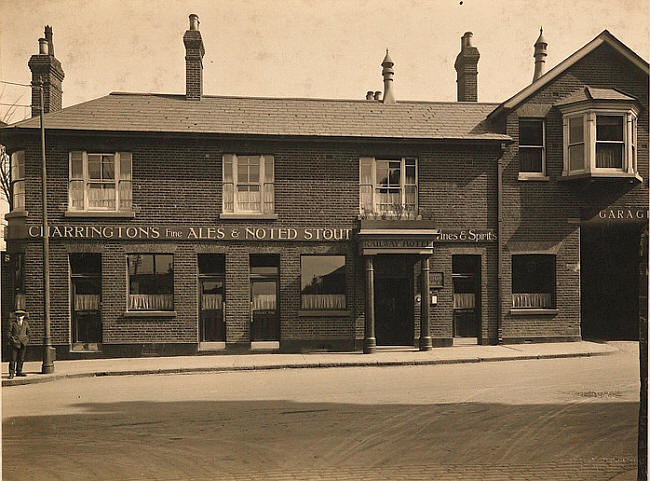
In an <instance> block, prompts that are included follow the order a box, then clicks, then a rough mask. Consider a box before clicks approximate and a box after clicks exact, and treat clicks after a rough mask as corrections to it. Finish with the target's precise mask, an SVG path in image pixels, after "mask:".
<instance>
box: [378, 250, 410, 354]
mask: <svg viewBox="0 0 650 481" xmlns="http://www.w3.org/2000/svg"><path fill="white" fill-rule="evenodd" d="M412 267H413V262H410V261H409V259H408V258H407V257H406V256H400V255H384V256H382V255H378V256H377V257H376V258H375V280H374V282H375V337H376V339H377V345H378V346H412V345H413V342H414V341H413V302H412V300H413V297H412V295H411V288H412V283H413V280H412V277H413V276H412Z"/></svg>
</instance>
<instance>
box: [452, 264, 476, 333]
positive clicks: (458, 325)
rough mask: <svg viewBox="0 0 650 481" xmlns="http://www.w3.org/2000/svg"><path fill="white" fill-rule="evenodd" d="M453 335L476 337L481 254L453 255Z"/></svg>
mask: <svg viewBox="0 0 650 481" xmlns="http://www.w3.org/2000/svg"><path fill="white" fill-rule="evenodd" d="M451 264H452V275H451V277H452V283H453V289H454V295H453V301H454V313H453V323H454V337H456V338H471V339H474V338H476V341H477V342H478V337H479V332H480V324H481V323H480V319H481V313H480V305H481V302H480V300H481V256H480V255H453V256H451Z"/></svg>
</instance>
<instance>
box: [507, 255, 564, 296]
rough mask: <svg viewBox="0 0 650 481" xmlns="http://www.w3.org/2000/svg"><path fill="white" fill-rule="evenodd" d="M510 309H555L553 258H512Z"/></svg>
mask: <svg viewBox="0 0 650 481" xmlns="http://www.w3.org/2000/svg"><path fill="white" fill-rule="evenodd" d="M512 307H513V308H517V309H553V308H555V256H554V255H548V254H524V255H513V256H512Z"/></svg>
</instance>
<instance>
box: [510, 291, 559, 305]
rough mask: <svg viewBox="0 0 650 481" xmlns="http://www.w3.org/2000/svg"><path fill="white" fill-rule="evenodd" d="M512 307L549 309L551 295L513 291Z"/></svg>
mask: <svg viewBox="0 0 650 481" xmlns="http://www.w3.org/2000/svg"><path fill="white" fill-rule="evenodd" d="M512 307H515V308H524V309H549V308H551V295H550V294H542V293H524V294H521V293H518V294H515V293H513V294H512Z"/></svg>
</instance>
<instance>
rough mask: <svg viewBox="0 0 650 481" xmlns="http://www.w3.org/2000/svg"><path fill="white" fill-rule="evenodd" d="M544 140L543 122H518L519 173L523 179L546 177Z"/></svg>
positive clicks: (525, 120) (535, 120) (536, 120)
mask: <svg viewBox="0 0 650 481" xmlns="http://www.w3.org/2000/svg"><path fill="white" fill-rule="evenodd" d="M545 140H546V139H545V132H544V120H542V119H520V120H519V172H520V174H523V177H527V176H535V175H536V176H544V175H546V151H545ZM520 177H522V176H521V175H520Z"/></svg>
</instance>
